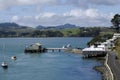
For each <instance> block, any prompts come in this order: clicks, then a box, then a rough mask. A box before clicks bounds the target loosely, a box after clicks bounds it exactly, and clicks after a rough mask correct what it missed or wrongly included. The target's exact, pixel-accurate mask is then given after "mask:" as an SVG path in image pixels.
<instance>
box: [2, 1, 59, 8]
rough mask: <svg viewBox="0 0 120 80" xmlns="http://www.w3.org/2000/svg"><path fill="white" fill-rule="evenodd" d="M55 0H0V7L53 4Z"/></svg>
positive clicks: (55, 2)
mask: <svg viewBox="0 0 120 80" xmlns="http://www.w3.org/2000/svg"><path fill="white" fill-rule="evenodd" d="M53 4H57V0H0V9H6V8H10V7H13V6H18V5H19V6H23V5H39V6H40V5H53Z"/></svg>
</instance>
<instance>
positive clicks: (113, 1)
mask: <svg viewBox="0 0 120 80" xmlns="http://www.w3.org/2000/svg"><path fill="white" fill-rule="evenodd" d="M88 3H91V4H96V5H109V6H110V5H119V3H120V0H89V1H88Z"/></svg>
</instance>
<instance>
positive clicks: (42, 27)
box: [36, 25, 45, 29]
mask: <svg viewBox="0 0 120 80" xmlns="http://www.w3.org/2000/svg"><path fill="white" fill-rule="evenodd" d="M44 28H45V26H42V25H38V26H37V27H36V29H44Z"/></svg>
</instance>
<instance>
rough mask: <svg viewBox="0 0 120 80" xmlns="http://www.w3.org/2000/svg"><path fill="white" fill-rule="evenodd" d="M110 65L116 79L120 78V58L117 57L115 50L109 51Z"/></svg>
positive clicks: (119, 79)
mask: <svg viewBox="0 0 120 80" xmlns="http://www.w3.org/2000/svg"><path fill="white" fill-rule="evenodd" d="M108 65H109V66H110V68H111V70H112V72H113V75H114V80H120V60H118V59H116V53H115V52H109V54H108Z"/></svg>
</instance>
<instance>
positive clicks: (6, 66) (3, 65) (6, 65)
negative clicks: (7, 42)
mask: <svg viewBox="0 0 120 80" xmlns="http://www.w3.org/2000/svg"><path fill="white" fill-rule="evenodd" d="M4 50H5V46H4V45H3V53H5V51H4ZM1 66H2V67H3V68H8V64H7V63H6V62H5V55H3V62H2V64H1Z"/></svg>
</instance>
